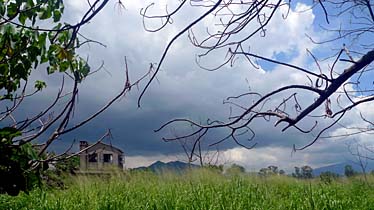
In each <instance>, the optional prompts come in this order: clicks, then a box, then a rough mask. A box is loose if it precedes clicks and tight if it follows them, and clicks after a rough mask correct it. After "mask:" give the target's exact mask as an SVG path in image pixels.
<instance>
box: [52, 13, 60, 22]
mask: <svg viewBox="0 0 374 210" xmlns="http://www.w3.org/2000/svg"><path fill="white" fill-rule="evenodd" d="M60 20H61V12H60V11H59V10H55V11H54V12H53V21H54V22H58V21H60Z"/></svg>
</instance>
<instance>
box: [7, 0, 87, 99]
mask: <svg viewBox="0 0 374 210" xmlns="http://www.w3.org/2000/svg"><path fill="white" fill-rule="evenodd" d="M63 11H64V6H63V2H62V0H57V1H52V0H48V1H41V0H37V1H33V0H27V1H19V0H16V1H5V0H1V1H0V15H1V16H2V17H4V18H3V19H4V20H5V21H2V22H0V46H1V48H0V49H1V50H0V90H6V92H7V93H6V94H5V95H3V96H2V97H3V98H10V99H11V98H12V97H13V92H14V91H16V90H17V89H19V88H20V85H21V81H22V80H23V81H27V80H28V77H29V76H30V74H31V71H32V70H33V69H35V68H37V67H38V65H39V64H41V63H47V64H48V67H47V71H48V73H49V74H51V73H54V72H56V71H60V72H65V71H67V70H70V71H71V72H73V73H74V75H76V77H77V78H76V79H78V80H81V79H82V78H84V77H85V76H87V74H88V72H89V70H90V68H89V66H88V65H87V63H86V61H84V60H83V59H82V58H80V57H79V56H78V55H77V54H76V52H75V49H76V48H77V47H79V42H78V39H77V38H76V35H74V33H73V32H72V30H69V29H70V28H72V26H70V25H69V24H66V23H64V24H62V23H61V22H60V20H61V16H62V13H63ZM17 21H18V22H17ZM42 21H52V22H53V24H54V26H53V27H52V29H42V28H41V27H40V26H39V25H40V23H41V22H42ZM45 86H46V84H45V83H44V82H42V81H37V82H36V83H35V88H36V89H38V90H41V89H42V88H44V87H45Z"/></svg>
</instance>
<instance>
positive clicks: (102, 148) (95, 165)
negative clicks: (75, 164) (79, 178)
mask: <svg viewBox="0 0 374 210" xmlns="http://www.w3.org/2000/svg"><path fill="white" fill-rule="evenodd" d="M80 149H81V150H82V149H84V148H80ZM94 153H96V154H97V157H96V160H97V162H90V161H89V157H90V155H91V154H94ZM104 154H107V155H111V157H112V158H111V161H110V162H104ZM119 158H122V153H119V152H118V150H117V149H113V148H111V147H110V146H108V145H103V144H98V145H95V146H94V147H92V148H90V149H89V150H87V151H85V152H83V153H81V154H80V168H81V170H89V169H92V170H95V169H96V170H101V169H105V168H106V167H113V166H117V167H119V168H121V169H122V168H123V166H122V162H121V161H120V160H119Z"/></svg>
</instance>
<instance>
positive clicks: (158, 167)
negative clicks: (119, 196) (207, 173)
mask: <svg viewBox="0 0 374 210" xmlns="http://www.w3.org/2000/svg"><path fill="white" fill-rule="evenodd" d="M189 167H192V168H197V167H199V166H198V165H194V164H190V165H189V164H188V163H185V162H181V161H171V162H167V163H164V162H162V161H156V162H154V163H153V164H151V165H150V166H148V167H138V168H134V169H132V170H150V171H153V172H155V173H161V172H163V171H175V172H181V171H183V170H186V169H188V168H189Z"/></svg>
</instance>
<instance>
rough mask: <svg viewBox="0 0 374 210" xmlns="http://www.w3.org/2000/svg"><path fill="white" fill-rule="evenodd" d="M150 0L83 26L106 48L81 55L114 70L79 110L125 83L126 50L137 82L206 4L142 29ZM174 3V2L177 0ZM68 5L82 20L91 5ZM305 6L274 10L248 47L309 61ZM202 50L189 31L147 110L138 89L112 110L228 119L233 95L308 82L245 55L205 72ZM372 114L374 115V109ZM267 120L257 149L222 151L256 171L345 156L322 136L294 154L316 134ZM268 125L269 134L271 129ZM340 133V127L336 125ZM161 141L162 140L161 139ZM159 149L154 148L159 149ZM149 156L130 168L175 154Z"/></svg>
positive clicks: (112, 8) (90, 89) (92, 82)
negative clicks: (152, 29)
mask: <svg viewBox="0 0 374 210" xmlns="http://www.w3.org/2000/svg"><path fill="white" fill-rule="evenodd" d="M149 2H150V1H145V2H140V1H126V2H124V3H125V7H126V9H125V10H123V12H117V9H118V8H117V7H116V5H115V3H114V2H112V3H108V6H107V7H106V8H105V9H104V10H103V11H102V12H101V13H100V14H99V16H97V17H96V18H95V19H94V20H92V21H91V23H90V24H89V25H87V26H84V27H83V28H82V29H81V30H82V31H81V32H82V33H83V34H84V35H86V36H88V37H90V38H92V39H94V40H98V41H101V42H103V44H105V45H107V48H103V47H101V46H96V45H90V46H89V47H85V48H83V49H81V50H80V52H81V54H82V56H83V57H85V56H88V55H89V59H90V62H91V64H92V66H98V65H99V64H100V62H101V61H104V62H105V66H106V69H108V71H109V72H110V75H109V74H107V73H106V72H104V71H102V72H100V73H98V74H96V75H93V76H92V77H91V78H88V79H87V80H86V81H85V82H84V83H83V85H82V89H81V91H80V96H79V99H80V101H81V102H80V103H81V104H80V106H78V107H77V111H76V112H77V113H81V114H82V115H84V114H87V113H86V111H87V110H92V109H93V108H92V107H99V106H100V105H101V104H104V103H105V101H107V100H108V99H109V98H110V97H111V96H113V95H114V94H116V93H117V92H118V91H119V89H120V88H121V87H122V85H123V81H124V59H123V58H124V56H127V57H128V61H129V68H130V76H131V78H132V79H133V80H134V79H135V78H137V77H139V75H142V74H144V73H145V72H146V71H147V70H148V67H149V64H150V63H151V62H158V59H159V58H160V57H161V54H162V52H163V50H164V49H165V46H166V44H167V42H168V41H169V40H170V38H171V37H172V36H173V35H175V34H176V33H177V32H178V31H180V30H181V29H182V28H184V27H185V25H186V24H187V23H189V21H191V20H192V19H194V18H196V17H197V16H198V15H199V14H201V13H202V12H203V11H205V10H206V9H205V8H198V9H196V8H193V7H189V6H187V7H186V8H185V9H184V10H183V11H182V13H181V15H179V16H177V17H176V18H174V20H173V22H174V23H173V25H171V26H168V27H166V28H165V29H164V30H163V31H161V32H159V33H148V32H145V31H144V29H143V26H142V19H141V17H140V15H139V9H140V8H142V7H144V6H145V5H147V3H149ZM170 2H171V1H161V2H159V3H158V4H156V5H155V7H153V8H152V11H154V12H156V13H157V12H159V11H164V9H165V7H164V5H166V4H168V5H170ZM173 2H174V6H175V4H176V1H173ZM117 6H118V5H117ZM67 7H72V8H74V9H71V10H69V16H70V17H73V18H77V17H79V14H82V12H84V9H85V8H86V7H87V5H86V2H85V1H73V0H70V1H67ZM172 7H173V5H171V6H170V8H172ZM307 8H308V6H306V5H305V4H300V3H298V4H297V6H296V9H295V10H294V11H292V10H291V11H290V13H289V15H288V18H287V19H285V20H284V19H283V18H282V14H285V13H286V11H285V10H282V11H280V12H278V13H276V15H275V17H274V19H273V21H272V22H271V23H270V24H269V25H268V26H267V33H266V38H261V37H260V36H255V37H254V38H253V39H252V40H250V41H249V45H251V51H252V52H257V53H259V54H261V55H264V56H268V57H273V58H276V57H277V55H279V54H280V53H284V54H285V55H286V56H290V60H291V63H294V64H297V65H300V66H304V67H311V66H312V65H311V62H310V57H308V55H307V54H306V53H305V49H306V48H308V49H310V50H314V49H315V46H314V45H312V43H311V41H310V40H309V39H308V38H307V37H306V36H305V34H306V33H307V34H310V35H315V36H324V35H321V34H320V33H319V32H316V31H315V29H314V25H313V22H314V19H315V16H314V14H313V12H312V10H308V11H306V12H302V13H300V12H298V11H301V10H305V9H307ZM186 17H187V18H186ZM212 21H214V18H213V17H210V18H209V19H208V20H206V21H205V22H204V23H203V24H205V26H208V24H209V25H210V24H211V23H212ZM147 24H148V25H152V24H159V22H157V21H156V22H153V23H150V22H147ZM203 24H201V25H203ZM201 25H199V26H197V27H196V28H195V29H194V30H195V31H196V34H203V33H204V32H205V28H204V27H201ZM199 52H201V51H200V50H197V49H196V48H194V47H193V46H191V44H190V43H189V42H188V40H187V38H186V36H183V37H181V38H180V39H179V40H178V41H177V42H176V44H175V45H174V46H173V47H172V49H171V50H170V52H169V54H168V55H167V57H166V60H165V62H164V64H163V66H162V70H161V71H160V72H159V74H158V77H157V78H158V80H159V83H158V82H157V81H155V82H154V83H153V84H152V85H151V88H150V89H149V90H148V91H147V93H146V95H145V97H144V99H143V102H142V108H141V109H137V108H136V99H137V97H138V95H139V91H136V90H135V91H133V92H132V93H131V94H130V95H129V96H127V97H126V98H125V100H122V101H121V102H119V103H116V104H115V105H114V106H113V107H112V111H111V112H110V113H111V114H114V115H116V116H124V117H123V120H126V119H128V118H126V117H127V116H131V117H134V116H139V118H142V119H144V120H145V121H147V123H148V122H153V121H154V122H158V121H157V120H155V119H149V115H148V114H149V113H163V112H165V111H170V113H174V112H175V113H178V114H179V115H178V116H172V117H181V116H180V115H182V117H191V118H194V119H199V118H200V117H201V118H204V119H205V118H206V117H210V118H220V119H226V117H227V116H228V113H229V109H228V106H223V105H222V100H223V99H225V98H226V97H228V96H233V95H239V94H241V93H244V92H246V91H248V90H249V89H251V90H253V91H258V92H260V93H267V92H269V91H271V90H274V89H275V88H277V87H279V86H281V85H286V84H295V83H296V84H306V83H307V81H308V80H307V78H306V77H305V74H304V73H301V72H298V71H295V70H291V69H289V68H285V67H282V66H276V67H275V68H274V69H272V70H271V71H269V70H268V69H266V68H267V67H266V66H265V65H264V66H260V67H261V69H259V70H255V69H253V68H251V67H250V65H248V63H247V62H246V61H245V60H244V59H241V60H239V61H237V62H236V63H235V65H234V67H232V68H230V67H224V68H222V69H220V70H218V71H216V72H207V71H204V70H202V69H200V68H199V67H198V66H197V65H196V64H195V63H194V62H195V55H196V54H197V53H199ZM223 54H224V53H223ZM217 55H218V56H221V55H220V53H217V54H215V55H214V56H212V57H209V58H207V59H206V60H205V63H208V64H217V63H220V62H222V60H223V57H217ZM315 71H318V70H315ZM142 87H144V83H143V84H141V85H140V89H141V88H142ZM52 95H53V93H52ZM299 95H300V98H301V99H302V101H301V103H302V104H304V105H305V104H307V102H311V101H313V100H314V98H313V97H314V96H313V97H311V96H310V95H306V94H303V93H300V94H299ZM274 99H275V100H274V101H273V103H270V104H269V105H271V104H273V105H274V104H275V103H276V102H279V101H281V100H282V96H280V97H279V98H278V99H276V98H274ZM246 103H247V104H250V103H252V101H251V100H248V101H246ZM304 107H305V106H304ZM359 109H360V110H362V111H365V112H366V113H370V110H371V107H370V105H362V106H360V107H359ZM370 116H371V117H372V114H371V115H370ZM78 117H80V116H78ZM356 119H357V120H358V118H357V116H356V118H354V121H356ZM310 124H311V122H309V121H308V122H302V123H301V125H303V126H304V125H305V126H306V127H308V126H310ZM322 125H324V124H322ZM322 125H321V126H322ZM116 126H117V127H118V129H117V130H120V134H123V135H124V136H125V135H126V133H127V132H135V133H136V132H138V133H143V132H144V131H143V130H142V127H141V126H140V127H139V128H138V130H131V131H126V128H123V127H122V124H118V125H116ZM159 126H160V124H157V123H154V125H153V127H154V128H157V127H159ZM269 126H273V124H272V123H267V122H265V123H264V122H262V121H261V122H260V123H258V124H256V125H255V128H256V129H257V132H259V133H258V134H259V135H258V136H263V137H264V139H261V138H260V139H257V140H258V142H259V145H260V147H259V148H256V149H254V150H249V151H248V150H245V149H243V148H234V149H230V150H227V151H225V152H224V154H225V157H227V159H229V160H230V161H234V162H238V163H239V164H243V165H245V166H246V167H247V169H254V170H258V169H259V168H261V167H265V166H267V165H270V164H272V165H279V166H280V167H281V168H286V169H288V170H289V169H292V168H293V166H295V165H302V164H311V165H312V166H319V165H323V161H325V162H334V161H338V158H337V157H336V154H341V152H342V151H343V150H344V148H343V149H342V148H341V147H339V149H337V150H335V149H334V148H335V147H336V146H337V145H339V142H337V141H336V142H335V143H334V142H327V141H325V140H321V141H319V143H317V144H316V145H315V146H314V147H315V148H316V149H311V150H308V151H301V152H298V153H296V154H294V155H292V156H291V150H292V145H293V144H297V145H303V144H304V143H306V142H307V141H309V140H310V139H312V137H311V136H305V135H303V134H300V133H298V132H295V131H288V132H286V133H283V134H282V135H280V131H279V130H280V129H279V128H277V129H273V128H269ZM269 131H270V133H271V134H272V135H269ZM273 131H274V132H273ZM276 132H278V133H276ZM336 132H340V131H339V130H337V131H336ZM275 134H276V135H275ZM278 134H279V135H278ZM153 138H156V137H155V136H149V139H153ZM265 138H266V139H265ZM365 138H366V137H365ZM147 140H148V139H143V140H142V141H144V142H146V141H147ZM159 142H160V144H164V143H163V142H162V141H161V140H159ZM261 142H266V144H265V143H263V144H262V145H261ZM322 142H323V143H322ZM125 143H126V142H125ZM139 145H143V144H139ZM314 147H313V148H314ZM327 148H332V149H331V151H332V152H331V154H329V153H328V152H326V151H323V149H327ZM154 149H155V150H157V148H154ZM316 154H317V155H316ZM334 155H335V156H334ZM146 156H147V154H139V156H135V157H129V158H128V159H127V164H128V167H132V166H135V165H137V166H138V165H147V164H150V163H151V162H153V161H154V160H157V159H159V160H172V159H173V158H174V157H171V156H165V155H160V156H152V157H146ZM322 157H323V158H322Z"/></svg>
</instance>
